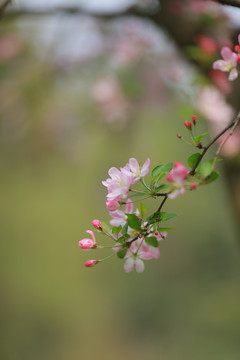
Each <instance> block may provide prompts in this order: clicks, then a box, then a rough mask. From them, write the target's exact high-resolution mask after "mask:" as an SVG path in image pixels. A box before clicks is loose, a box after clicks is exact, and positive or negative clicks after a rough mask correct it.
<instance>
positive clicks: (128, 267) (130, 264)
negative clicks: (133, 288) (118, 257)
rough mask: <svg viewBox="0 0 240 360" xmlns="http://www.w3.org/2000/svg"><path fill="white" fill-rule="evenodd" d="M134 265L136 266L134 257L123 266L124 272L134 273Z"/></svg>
mask: <svg viewBox="0 0 240 360" xmlns="http://www.w3.org/2000/svg"><path fill="white" fill-rule="evenodd" d="M134 264H135V261H134V259H133V258H132V257H129V258H128V259H127V260H126V261H125V263H124V265H123V268H124V271H125V272H130V271H132V270H133V269H134Z"/></svg>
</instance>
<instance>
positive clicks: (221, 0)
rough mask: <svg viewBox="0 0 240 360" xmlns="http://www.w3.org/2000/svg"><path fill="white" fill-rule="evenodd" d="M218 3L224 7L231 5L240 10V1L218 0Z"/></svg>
mask: <svg viewBox="0 0 240 360" xmlns="http://www.w3.org/2000/svg"><path fill="white" fill-rule="evenodd" d="M218 2H219V3H220V4H222V5H229V6H234V7H238V8H240V1H239V0H218Z"/></svg>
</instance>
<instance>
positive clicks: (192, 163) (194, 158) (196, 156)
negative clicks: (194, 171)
mask: <svg viewBox="0 0 240 360" xmlns="http://www.w3.org/2000/svg"><path fill="white" fill-rule="evenodd" d="M200 157H201V154H200V153H195V154H192V155H191V156H190V157H189V158H188V165H189V166H190V168H193V167H194V166H195V164H196V163H197V161H198V159H199V158H200Z"/></svg>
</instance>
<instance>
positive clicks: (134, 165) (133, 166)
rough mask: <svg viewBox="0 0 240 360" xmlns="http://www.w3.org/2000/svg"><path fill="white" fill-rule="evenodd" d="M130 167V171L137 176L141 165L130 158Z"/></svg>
mask: <svg viewBox="0 0 240 360" xmlns="http://www.w3.org/2000/svg"><path fill="white" fill-rule="evenodd" d="M129 166H130V170H131V171H132V172H133V173H134V174H136V173H138V172H139V163H138V161H137V160H136V159H135V158H130V159H129Z"/></svg>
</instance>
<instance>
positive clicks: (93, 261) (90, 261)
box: [85, 260, 99, 267]
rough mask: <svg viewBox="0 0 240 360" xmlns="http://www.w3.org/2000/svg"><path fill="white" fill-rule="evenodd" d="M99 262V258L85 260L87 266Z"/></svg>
mask: <svg viewBox="0 0 240 360" xmlns="http://www.w3.org/2000/svg"><path fill="white" fill-rule="evenodd" d="M97 263H99V260H88V261H86V262H85V266H86V267H93V266H94V265H96V264H97Z"/></svg>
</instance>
